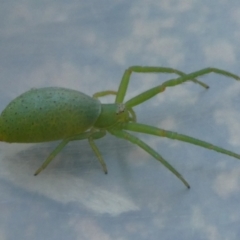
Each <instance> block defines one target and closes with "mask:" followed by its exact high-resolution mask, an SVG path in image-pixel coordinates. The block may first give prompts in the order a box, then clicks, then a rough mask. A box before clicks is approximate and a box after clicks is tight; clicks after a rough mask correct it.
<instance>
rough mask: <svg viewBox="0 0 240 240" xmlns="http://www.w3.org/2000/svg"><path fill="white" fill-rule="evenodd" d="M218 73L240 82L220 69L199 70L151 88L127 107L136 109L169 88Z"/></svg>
mask: <svg viewBox="0 0 240 240" xmlns="http://www.w3.org/2000/svg"><path fill="white" fill-rule="evenodd" d="M211 72H213V73H217V74H219V75H224V76H226V77H230V78H234V79H236V80H240V77H239V76H237V75H235V74H232V73H230V72H227V71H224V70H221V69H218V68H204V69H202V70H199V71H196V72H192V73H189V74H187V75H184V76H182V77H179V78H175V79H170V80H168V81H166V82H164V83H162V84H161V85H158V86H156V87H154V88H151V89H149V90H147V91H145V92H143V93H141V94H139V95H137V96H135V97H133V98H131V99H130V100H128V101H127V102H126V103H125V105H126V107H128V108H129V107H130V108H132V107H134V106H136V105H139V104H141V103H142V102H145V101H147V100H148V99H150V98H152V97H154V96H155V95H157V94H159V93H161V92H163V91H165V89H166V88H167V87H174V86H176V85H179V84H182V83H184V82H186V81H188V80H190V79H194V78H196V77H200V76H202V75H205V74H208V73H211Z"/></svg>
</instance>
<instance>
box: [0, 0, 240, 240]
mask: <svg viewBox="0 0 240 240" xmlns="http://www.w3.org/2000/svg"><path fill="white" fill-rule="evenodd" d="M0 36H1V37H0V86H1V87H0V92H1V94H0V109H1V110H3V109H4V108H5V106H6V105H7V104H8V103H9V102H10V101H11V100H12V99H14V98H15V97H16V96H18V95H19V94H21V93H23V92H25V91H27V90H29V89H31V88H37V87H46V86H61V87H68V88H72V89H77V90H79V91H82V92H84V93H86V94H89V95H92V94H93V93H94V92H97V91H102V90H106V89H112V90H117V88H118V84H119V83H120V80H121V76H122V74H123V72H124V70H125V69H126V68H127V67H129V66H131V65H149V66H166V67H173V68H177V69H179V70H182V71H184V72H192V71H196V70H199V69H202V68H205V67H208V66H211V67H218V68H222V69H225V70H228V71H231V72H233V73H235V74H238V75H240V68H239V62H240V45H239V42H240V3H239V1H237V0H230V1H229V0H212V1H207V0H202V1H196V0H182V1H180V0H147V1H146V0H139V1H137V0H135V1H127V0H115V1H110V0H103V1H97V0H88V1H74V0H69V1H51V0H49V1H29V0H24V1H23V0H20V1H12V0H10V1H3V2H2V3H1V8H0ZM172 77H174V75H156V74H154V75H146V74H144V75H139V74H135V75H133V77H132V80H131V82H130V86H129V89H128V95H127V98H129V97H131V96H134V95H136V94H137V93H140V92H141V91H144V90H147V89H149V88H151V87H153V86H156V85H158V84H160V83H161V82H163V81H164V80H167V79H170V78H172ZM200 79H201V80H202V81H204V82H205V83H207V84H209V86H210V89H209V90H204V89H203V88H201V87H200V86H198V85H196V84H194V83H191V82H189V83H186V84H183V85H181V86H178V87H175V88H171V89H167V91H166V92H164V93H162V94H160V95H159V96H157V97H155V98H153V99H151V100H150V101H148V102H146V103H144V104H142V105H141V106H138V107H136V108H135V110H136V112H137V114H138V121H139V122H142V123H146V124H150V125H154V126H158V127H162V128H165V129H168V130H172V131H177V132H179V133H183V134H187V135H190V136H193V137H196V138H200V139H202V140H205V141H209V142H211V143H213V144H215V145H219V146H222V147H224V148H226V149H229V150H231V151H234V152H237V153H240V150H239V149H240V106H239V102H240V82H237V81H235V80H233V79H230V78H226V77H222V76H219V75H216V74H209V75H208V76H204V77H202V78H200ZM106 101H107V102H111V101H113V99H112V98H107V99H106V100H105V102H106ZM139 137H141V139H143V140H144V141H146V142H147V143H148V144H149V145H150V146H152V147H153V148H154V149H156V150H157V151H158V152H159V153H160V154H161V155H162V156H163V157H164V158H165V159H166V160H168V161H169V162H170V163H171V164H172V165H173V166H174V167H176V169H177V170H178V171H179V172H181V173H182V175H183V176H184V177H185V178H186V179H187V181H188V182H189V183H190V185H191V189H190V190H188V189H186V188H185V186H184V185H183V184H182V183H181V182H180V181H179V180H178V179H177V178H176V177H175V176H174V175H173V174H171V173H170V172H169V171H168V170H167V169H165V168H164V167H163V166H162V165H161V164H160V163H159V162H157V161H156V160H154V159H153V158H152V157H151V156H149V155H147V154H146V153H145V152H143V151H142V150H141V149H139V148H138V147H137V146H134V145H132V144H130V143H128V142H127V141H124V140H120V139H116V138H115V137H113V136H110V135H108V136H107V137H105V138H104V139H101V140H98V141H97V142H96V143H97V145H98V146H99V148H100V150H101V152H102V155H103V157H104V159H105V161H106V163H107V166H108V170H109V174H108V175H104V174H103V172H102V169H101V167H100V165H99V163H98V161H97V160H96V157H95V156H94V154H93V153H92V151H91V149H90V147H89V146H88V143H87V141H82V142H80V141H79V142H73V143H70V144H69V145H68V146H67V147H66V148H65V149H64V151H62V152H61V153H60V154H59V155H58V156H57V157H56V159H55V160H54V161H53V162H52V163H51V164H50V166H49V167H48V168H47V169H46V170H45V171H43V172H42V173H41V174H40V175H39V176H37V177H34V176H33V173H34V172H35V170H36V169H37V168H38V167H39V166H40V165H41V163H42V162H43V161H44V159H45V158H46V157H47V156H48V154H49V153H50V152H51V151H52V149H53V148H54V147H55V146H56V144H57V143H55V142H54V143H43V144H6V143H1V144H0V240H15V239H19V240H21V239H24V240H28V239H31V240H32V239H35V240H38V239H45V240H48V239H56V240H61V239H68V240H75V239H76V240H77V239H79V240H85V239H86V240H93V239H98V240H110V239H115V240H127V239H129V240H130V239H131V240H133V239H137V240H142V239H146V240H151V239H164V240H168V239H170V240H171V239H184V240H186V239H195V240H203V239H204V240H206V239H207V240H215V239H216V240H223V239H224V240H227V239H231V240H235V239H236V240H237V239H239V236H240V230H239V225H240V162H239V160H237V159H234V158H231V157H229V156H226V155H222V154H219V153H216V152H214V151H209V150H206V149H203V148H200V147H196V146H193V145H190V144H186V143H181V142H177V141H173V140H168V139H161V138H157V137H152V136H143V135H139Z"/></svg>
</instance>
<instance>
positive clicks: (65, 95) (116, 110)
mask: <svg viewBox="0 0 240 240" xmlns="http://www.w3.org/2000/svg"><path fill="white" fill-rule="evenodd" d="M133 72H135V73H175V74H177V75H178V76H179V77H177V78H173V79H170V80H168V81H166V82H164V83H162V84H160V85H158V86H156V87H154V88H151V89H149V90H147V91H145V92H143V93H141V94H139V95H137V96H135V97H133V98H131V99H130V100H128V101H127V102H125V103H123V101H124V97H125V95H126V91H127V88H128V84H129V81H130V76H131V74H132V73H133ZM211 72H213V73H217V74H220V75H224V76H226V77H230V78H234V79H236V80H240V77H239V76H237V75H235V74H232V73H230V72H227V71H224V70H221V69H217V68H205V69H202V70H199V71H196V72H192V73H190V74H185V73H183V72H181V71H178V70H176V69H173V68H165V67H149V66H132V67H129V68H128V69H127V70H126V71H125V73H124V75H123V77H122V80H121V82H120V86H119V88H118V91H117V92H116V91H110V90H109V91H102V92H97V93H95V94H94V95H93V98H92V97H90V96H88V95H86V94H84V93H81V92H78V91H75V90H71V89H66V88H58V87H47V88H40V89H32V90H30V91H28V92H25V93H23V94H22V95H20V96H19V97H17V98H16V99H14V100H13V101H12V102H10V103H9V105H8V106H7V107H6V108H5V109H4V110H3V112H2V114H1V116H0V141H5V142H10V143H12V142H15V143H37V142H49V141H56V140H61V139H62V142H60V144H59V145H58V146H57V147H56V148H55V149H54V150H53V152H52V153H51V154H50V155H49V156H48V158H47V159H46V160H45V161H44V162H43V164H42V166H41V167H40V168H39V169H38V170H37V171H36V172H35V174H34V175H37V174H39V173H40V172H41V171H42V170H43V169H45V168H46V167H47V165H48V164H49V163H50V162H51V161H52V160H53V158H54V157H55V156H56V155H57V154H58V153H59V152H60V151H61V150H62V149H63V148H64V147H65V146H66V144H67V143H68V142H70V141H75V140H83V139H88V141H89V144H90V146H91V147H92V149H93V151H94V153H95V154H96V156H97V158H98V160H99V162H100V164H101V166H102V168H103V171H104V172H105V173H107V166H106V164H105V162H104V160H103V158H102V155H101V153H100V151H99V149H98V148H97V146H96V145H95V143H94V140H96V139H99V138H102V137H104V136H105V135H106V132H109V133H111V134H112V135H114V136H116V137H118V138H123V139H126V140H128V141H129V142H131V143H134V144H136V145H137V146H139V147H140V148H142V149H143V150H145V151H146V152H147V153H149V154H150V155H151V156H152V157H153V158H155V159H156V160H158V161H159V162H161V163H162V164H163V165H164V166H165V167H166V168H167V169H168V170H169V171H171V172H172V173H173V174H174V175H175V176H176V177H177V178H179V179H180V180H181V181H182V182H183V184H184V185H185V186H186V187H187V188H190V185H189V184H188V182H187V181H186V180H185V179H184V178H183V177H182V175H181V174H180V173H179V172H178V171H177V170H176V169H175V168H174V167H173V166H172V165H171V164H170V163H168V162H167V161H166V160H165V159H164V158H163V157H162V156H161V155H160V154H159V153H157V152H156V151H155V150H154V149H152V148H151V147H150V146H148V145H147V144H146V143H145V142H143V141H142V140H140V139H139V138H137V137H135V136H134V135H132V134H131V133H129V131H130V132H139V133H146V134H150V135H155V136H159V137H166V138H170V139H175V140H179V141H183V142H188V143H191V144H194V145H197V146H200V147H203V148H207V149H211V150H214V151H216V152H220V153H223V154H226V155H229V156H232V157H235V158H238V159H240V155H239V154H236V153H234V152H231V151H228V150H225V149H223V148H221V147H218V146H215V145H213V144H210V143H208V142H205V141H202V140H199V139H196V138H192V137H189V136H186V135H183V134H178V133H176V132H172V131H166V130H164V129H160V128H157V127H154V126H149V125H146V124H141V123H137V120H136V119H137V118H136V114H135V112H134V110H133V107H135V106H137V105H139V104H141V103H143V102H145V101H147V100H148V99H150V98H152V97H154V96H155V95H157V94H159V93H162V92H164V91H165V89H166V88H168V87H174V86H176V85H179V84H182V83H184V82H186V81H193V82H194V83H197V84H199V85H201V86H202V87H204V88H208V86H207V85H206V84H204V83H202V82H200V81H198V80H197V79H196V78H197V77H200V76H202V75H205V74H208V73H211ZM106 95H116V99H115V103H112V104H101V103H100V101H99V100H98V98H99V97H103V96H106Z"/></svg>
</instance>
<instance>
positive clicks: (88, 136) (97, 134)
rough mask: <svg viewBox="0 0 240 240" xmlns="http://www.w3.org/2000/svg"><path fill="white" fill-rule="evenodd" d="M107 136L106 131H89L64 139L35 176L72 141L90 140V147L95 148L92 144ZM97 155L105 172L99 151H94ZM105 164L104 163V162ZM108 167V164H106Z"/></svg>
mask: <svg viewBox="0 0 240 240" xmlns="http://www.w3.org/2000/svg"><path fill="white" fill-rule="evenodd" d="M105 134H106V131H102V130H101V131H97V132H92V131H89V132H85V133H81V134H79V135H76V136H73V137H69V138H66V139H64V140H63V141H61V142H60V143H59V145H58V146H57V147H56V148H55V149H54V150H53V151H52V152H51V154H50V155H49V156H48V158H47V159H46V160H45V161H44V162H43V164H42V165H41V167H40V168H38V170H37V171H36V172H35V173H34V176H37V175H38V174H39V173H40V172H41V171H42V170H44V169H45V168H46V167H47V166H48V164H49V163H50V162H51V161H52V160H53V159H54V158H55V157H56V155H57V154H58V153H59V152H61V151H62V149H63V148H64V147H65V146H66V145H67V144H68V143H69V142H70V141H75V140H83V139H89V143H90V146H91V147H92V148H93V146H92V142H93V139H98V138H102V137H103V136H105ZM93 144H94V143H93ZM93 150H94V152H95V154H96V155H97V157H98V159H99V162H100V163H101V165H102V167H103V170H104V171H105V168H106V167H104V165H103V164H102V161H103V160H102V161H101V160H100V159H101V154H100V153H99V151H98V149H97V150H95V149H93ZM103 163H104V161H103ZM105 165H106V164H105Z"/></svg>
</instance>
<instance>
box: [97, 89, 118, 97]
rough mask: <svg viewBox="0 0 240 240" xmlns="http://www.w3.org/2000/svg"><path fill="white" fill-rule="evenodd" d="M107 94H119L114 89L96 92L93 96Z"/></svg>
mask: <svg viewBox="0 0 240 240" xmlns="http://www.w3.org/2000/svg"><path fill="white" fill-rule="evenodd" d="M107 95H117V92H116V91H113V90H106V91H102V92H96V93H94V94H93V98H99V97H105V96H107Z"/></svg>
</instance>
